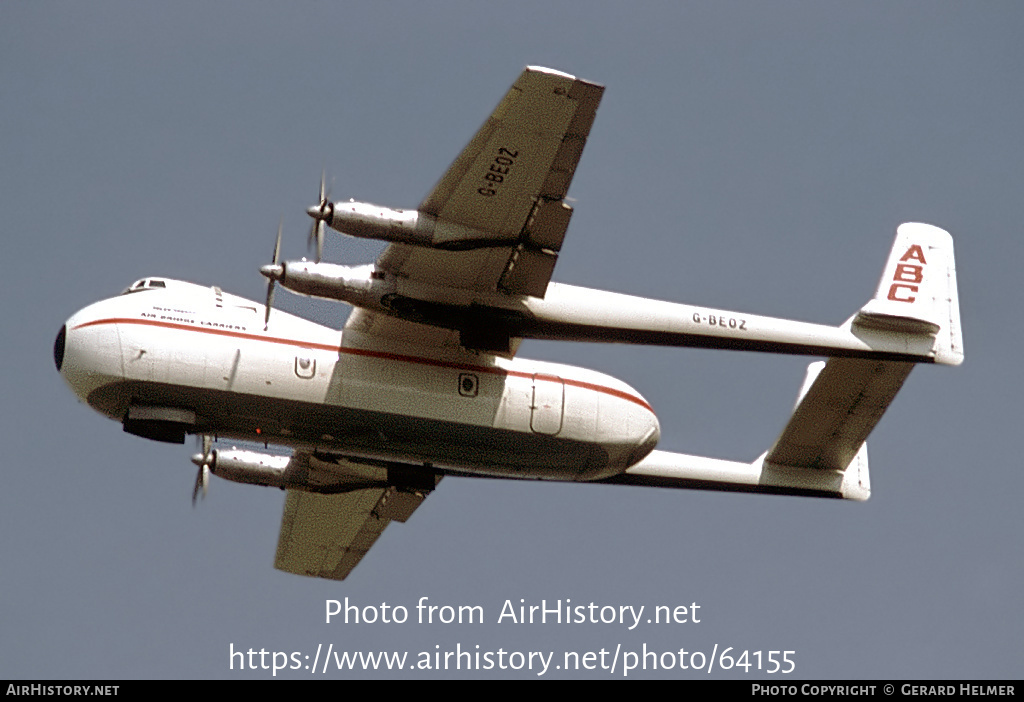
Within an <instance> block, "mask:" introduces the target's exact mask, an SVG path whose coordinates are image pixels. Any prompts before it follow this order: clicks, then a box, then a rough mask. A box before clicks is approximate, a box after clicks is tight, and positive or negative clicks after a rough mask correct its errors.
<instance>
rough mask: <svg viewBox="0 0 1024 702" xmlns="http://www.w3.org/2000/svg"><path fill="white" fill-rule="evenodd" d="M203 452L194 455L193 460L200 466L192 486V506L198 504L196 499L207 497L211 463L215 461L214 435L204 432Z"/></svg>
mask: <svg viewBox="0 0 1024 702" xmlns="http://www.w3.org/2000/svg"><path fill="white" fill-rule="evenodd" d="M202 449H203V450H202V453H197V454H195V455H193V456H192V462H193V463H195V464H196V465H197V466H199V470H198V472H196V482H195V484H194V485H193V486H192V506H193V507H195V506H196V499H197V498H199V497H203V498H205V497H206V489H207V486H208V485H209V484H210V465H211V464H212V463H213V437H212V436H210V435H209V434H203V439H202Z"/></svg>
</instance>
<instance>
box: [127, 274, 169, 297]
mask: <svg viewBox="0 0 1024 702" xmlns="http://www.w3.org/2000/svg"><path fill="white" fill-rule="evenodd" d="M166 287H167V283H165V282H164V281H162V280H157V279H155V278H143V279H142V280H136V281H135V282H134V283H132V284H131V285H129V286H128V287H127V288H125V289H124V291H123V292H122V293H121V294H122V295H128V294H130V293H136V292H142V291H143V290H152V289H153V288H166Z"/></svg>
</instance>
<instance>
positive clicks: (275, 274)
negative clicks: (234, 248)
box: [260, 217, 284, 331]
mask: <svg viewBox="0 0 1024 702" xmlns="http://www.w3.org/2000/svg"><path fill="white" fill-rule="evenodd" d="M282 229H284V218H283V217H282V218H281V222H280V223H279V224H278V225H277V243H275V244H274V262H273V263H271V264H270V265H269V266H263V268H261V269H260V273H262V274H263V275H265V276H266V277H267V315H266V317H265V318H264V320H263V331H266V330H267V329H269V328H270V308H271V306H272V305H273V304H274V283H276V282H277V279H278V278H279V277H280V276H281V274H282V273H283V272H284V271H283V269H282V268H281V263H280V260H281V230H282Z"/></svg>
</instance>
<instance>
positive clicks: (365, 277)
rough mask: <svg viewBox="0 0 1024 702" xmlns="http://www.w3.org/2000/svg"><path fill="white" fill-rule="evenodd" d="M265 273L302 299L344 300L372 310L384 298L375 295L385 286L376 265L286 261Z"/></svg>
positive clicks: (265, 269)
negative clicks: (305, 297)
mask: <svg viewBox="0 0 1024 702" xmlns="http://www.w3.org/2000/svg"><path fill="white" fill-rule="evenodd" d="M261 272H262V273H263V275H265V276H267V277H268V278H271V279H273V280H276V281H277V282H279V283H280V284H281V285H282V286H284V287H285V288H287V289H288V290H291V291H292V292H295V293H299V294H300V295H310V296H312V297H322V298H326V299H328V300H341V301H342V302H347V303H349V304H351V305H358V306H372V304H373V300H374V298H375V297H379V295H380V294H381V293H380V292H379V291H378V292H376V294H375V291H374V288H375V287H379V286H380V285H381V284H382V276H379V275H378V274H376V273H375V272H374V266H372V265H365V266H342V265H338V264H336V263H313V262H312V261H285V262H284V263H280V264H277V265H272V266H264V267H263V268H262V269H261Z"/></svg>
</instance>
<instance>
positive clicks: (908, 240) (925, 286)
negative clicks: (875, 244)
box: [852, 222, 964, 366]
mask: <svg viewBox="0 0 1024 702" xmlns="http://www.w3.org/2000/svg"><path fill="white" fill-rule="evenodd" d="M852 331H853V332H854V333H855V334H868V335H870V334H886V335H891V334H899V335H906V336H908V337H920V336H931V337H934V339H935V341H934V356H935V362H936V363H943V364H946V365H953V366H956V365H960V363H962V362H963V360H964V347H963V337H962V336H961V333H960V301H959V298H958V296H957V289H956V265H955V262H954V258H953V237H951V236H950V235H949V232H946V231H945V230H943V229H939V228H938V227H933V226H931V225H930V224H920V223H917V222H908V223H906V224H901V225H900V227H899V228H898V229H897V230H896V241H895V242H894V243H893V247H892V251H891V252H890V254H889V260H888V261H887V262H886V264H885V270H884V271H883V272H882V279H881V281H880V282H879V284H878V291H877V292H876V293H875V297H874V298H873V299H872V300H871V301H870V302H868V304H866V305H864V307H862V308H861V310H860V312H858V313H857V315H856V316H855V317H854V318H853V320H852Z"/></svg>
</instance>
